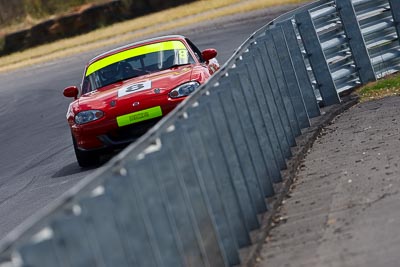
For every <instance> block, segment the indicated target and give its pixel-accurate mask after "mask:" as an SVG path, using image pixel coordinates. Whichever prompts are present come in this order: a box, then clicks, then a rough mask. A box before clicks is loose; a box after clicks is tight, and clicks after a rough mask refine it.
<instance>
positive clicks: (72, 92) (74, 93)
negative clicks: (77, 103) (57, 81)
mask: <svg viewBox="0 0 400 267" xmlns="http://www.w3.org/2000/svg"><path fill="white" fill-rule="evenodd" d="M63 94H64V96H65V97H73V98H74V99H77V98H78V94H79V90H78V87H76V86H68V87H67V88H65V89H64V92H63Z"/></svg>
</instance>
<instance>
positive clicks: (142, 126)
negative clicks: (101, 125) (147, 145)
mask: <svg viewBox="0 0 400 267" xmlns="http://www.w3.org/2000/svg"><path fill="white" fill-rule="evenodd" d="M160 119H161V118H155V119H151V120H146V121H142V122H138V123H134V124H131V125H127V126H123V127H120V128H118V129H117V130H114V131H112V132H109V133H107V136H108V138H109V139H111V140H112V141H114V142H124V141H133V140H135V139H138V138H139V137H141V136H142V135H143V134H145V133H146V132H147V131H148V130H149V129H150V128H151V127H153V126H154V125H155V124H156V123H157V122H158V121H160Z"/></svg>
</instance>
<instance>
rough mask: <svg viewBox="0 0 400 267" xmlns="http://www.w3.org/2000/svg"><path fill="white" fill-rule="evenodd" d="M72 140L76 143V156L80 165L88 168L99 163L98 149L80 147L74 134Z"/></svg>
mask: <svg viewBox="0 0 400 267" xmlns="http://www.w3.org/2000/svg"><path fill="white" fill-rule="evenodd" d="M72 142H73V143H74V151H75V156H76V159H77V161H78V164H79V166H81V167H82V168H88V167H93V166H96V165H99V163H100V154H99V153H98V152H97V151H83V150H80V149H78V146H77V144H76V140H75V138H74V137H73V136H72Z"/></svg>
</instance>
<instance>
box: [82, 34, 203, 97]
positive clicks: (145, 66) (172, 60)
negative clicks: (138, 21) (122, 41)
mask: <svg viewBox="0 0 400 267" xmlns="http://www.w3.org/2000/svg"><path fill="white" fill-rule="evenodd" d="M194 62H195V61H194V59H193V57H192V56H191V54H190V53H189V51H188V50H187V48H186V46H185V45H184V44H183V43H182V42H181V41H177V40H174V41H164V42H159V43H152V44H147V45H143V46H139V47H135V48H131V49H128V50H124V51H121V52H119V53H116V54H112V55H110V56H107V57H105V58H102V59H100V60H98V61H95V62H93V63H92V64H90V65H89V66H88V67H87V69H86V73H85V78H84V81H83V84H82V93H83V94H85V93H88V92H90V91H93V90H96V89H98V88H101V87H104V86H106V85H110V84H113V83H116V82H118V81H123V80H126V79H130V78H134V77H138V76H141V75H146V74H149V73H153V72H158V71H161V70H165V69H169V68H172V67H174V66H180V65H186V64H192V63H194Z"/></svg>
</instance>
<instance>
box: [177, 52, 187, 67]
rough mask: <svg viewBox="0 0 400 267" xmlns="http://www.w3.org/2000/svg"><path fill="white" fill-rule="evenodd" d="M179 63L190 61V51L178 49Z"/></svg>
mask: <svg viewBox="0 0 400 267" xmlns="http://www.w3.org/2000/svg"><path fill="white" fill-rule="evenodd" d="M178 56H179V64H186V63H187V62H188V51H187V50H185V49H181V50H179V51H178Z"/></svg>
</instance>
